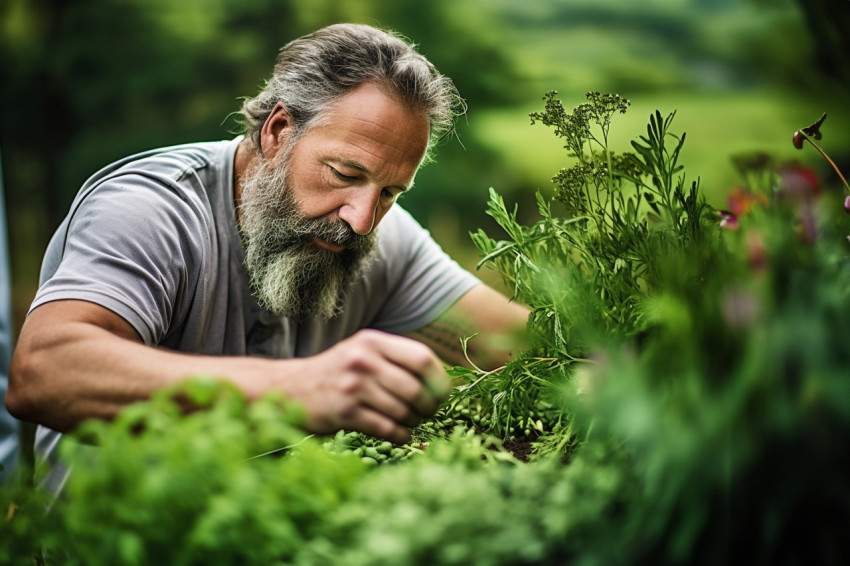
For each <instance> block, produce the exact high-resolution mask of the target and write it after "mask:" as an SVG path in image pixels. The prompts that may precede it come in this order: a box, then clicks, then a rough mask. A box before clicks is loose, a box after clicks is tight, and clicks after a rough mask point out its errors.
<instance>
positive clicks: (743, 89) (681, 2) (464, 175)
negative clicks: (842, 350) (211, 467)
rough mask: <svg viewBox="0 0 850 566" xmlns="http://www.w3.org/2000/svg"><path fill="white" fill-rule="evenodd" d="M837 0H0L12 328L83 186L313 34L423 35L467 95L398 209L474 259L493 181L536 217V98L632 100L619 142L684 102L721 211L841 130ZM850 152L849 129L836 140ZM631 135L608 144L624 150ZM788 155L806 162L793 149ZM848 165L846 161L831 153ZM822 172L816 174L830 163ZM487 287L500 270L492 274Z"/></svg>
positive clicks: (1, 131)
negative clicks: (766, 160)
mask: <svg viewBox="0 0 850 566" xmlns="http://www.w3.org/2000/svg"><path fill="white" fill-rule="evenodd" d="M847 4H848V3H847V2H844V1H842V0H818V1H800V2H794V1H792V0H769V1H765V0H760V1H758V0H652V1H647V2H631V1H630V0H605V1H595V0H593V1H591V0H570V1H565V0H540V1H535V2H516V1H514V0H462V1H447V0H433V1H424V0H400V1H395V2H384V1H380V0H347V1H345V2H339V1H336V0H311V1H309V2H306V1H303V2H300V1H296V0H257V1H253V2H248V3H246V2H240V1H238V0H185V1H182V2H169V1H166V0H81V1H75V2H65V1H64V0H2V1H0V85H2V87H0V147H2V150H3V157H4V173H5V176H6V179H5V181H6V183H5V186H6V192H7V205H8V211H7V212H8V215H9V220H10V222H9V224H10V232H11V234H10V236H11V238H10V241H11V253H12V274H13V279H14V281H13V289H14V298H15V313H16V316H15V318H16V320H17V321H20V320H22V318H23V313H24V312H25V311H26V308H27V306H28V304H29V301H30V300H31V298H32V295H33V294H34V292H35V281H36V279H37V272H38V266H39V263H40V260H41V253H42V251H43V249H44V247H45V246H46V243H47V240H48V238H49V237H50V234H51V233H52V231H53V229H54V228H55V227H56V225H57V224H58V222H59V220H60V218H61V217H62V216H63V215H64V214H65V212H66V210H67V206H68V205H69V203H70V201H71V198H72V196H73V194H74V193H75V192H76V190H77V188H78V187H79V185H80V184H81V183H82V182H83V181H84V180H85V178H86V177H87V176H88V175H89V174H91V173H92V172H93V171H95V170H96V169H97V168H99V167H100V166H102V165H104V164H106V163H107V162H109V161H111V160H114V159H116V158H119V157H123V156H124V155H126V154H129V153H131V152H135V151H141V150H145V149H148V148H151V147H155V146H161V145H168V144H175V143H184V142H190V141H197V140H204V139H221V138H223V137H228V136H229V135H230V133H229V129H230V128H232V126H233V123H232V122H230V121H227V120H225V118H226V117H227V116H228V114H229V113H230V112H232V111H234V110H235V109H236V108H237V107H238V104H239V100H238V99H239V97H242V96H249V95H253V94H255V93H256V91H257V90H258V88H259V86H260V85H261V84H262V82H263V81H264V80H265V79H266V78H267V76H268V73H269V72H270V69H271V65H272V63H273V60H274V56H275V54H276V51H277V49H278V48H279V47H280V46H281V45H282V44H283V43H285V42H286V41H288V40H289V39H292V38H294V37H296V36H298V35H301V34H303V33H306V32H308V31H311V30H313V29H315V28H317V27H319V26H322V25H325V24H329V23H333V22H338V21H356V22H365V23H370V24H375V25H380V26H385V27H390V28H393V29H396V30H398V31H399V32H401V33H403V34H405V35H406V36H408V37H410V38H412V39H413V40H414V41H415V42H417V43H418V44H419V45H420V48H421V50H422V51H423V52H424V53H425V54H426V55H427V56H428V57H430V58H431V59H432V60H433V61H434V62H435V64H436V65H437V67H438V68H440V69H441V70H442V71H443V72H445V73H446V74H448V75H449V76H451V77H453V78H454V80H455V81H456V82H457V84H458V86H459V88H460V90H461V92H462V93H463V94H464V96H465V97H466V98H467V99H468V102H469V107H470V110H469V114H468V116H467V118H466V120H464V121H463V122H462V123H461V124H460V128H459V134H460V140H461V143H458V142H457V141H453V142H451V143H449V144H447V145H445V146H444V147H443V148H442V149H441V151H440V153H439V154H438V162H437V163H436V164H434V165H431V166H429V167H428V168H426V169H424V170H423V172H422V174H421V175H420V177H419V179H418V181H417V186H419V187H420V189H419V190H417V191H414V192H413V193H411V194H410V195H409V196H408V197H406V198H405V201H404V203H403V204H404V205H405V206H407V207H408V208H410V209H411V210H412V212H413V213H414V214H415V215H416V216H417V217H418V218H419V219H420V220H421V221H422V222H423V223H425V224H426V225H427V226H429V227H430V228H431V229H432V231H433V232H434V234H435V235H436V237H437V238H438V240H439V241H440V242H441V243H442V244H443V245H444V246H445V247H446V248H448V249H449V250H450V251H451V252H452V253H453V254H454V255H456V256H457V257H458V258H459V259H460V261H461V262H462V263H464V264H465V265H469V266H473V265H474V264H475V262H476V261H477V257H476V252H475V251H474V250H473V248H472V247H471V246H470V244H469V239H468V237H467V236H466V234H467V233H468V232H469V231H471V230H474V229H476V228H478V227H482V226H483V227H485V229H486V230H487V231H488V232H489V231H491V230H497V228H496V227H495V225H493V223H492V221H490V220H489V219H488V218H487V217H486V216H485V214H484V209H485V206H484V203H485V202H486V200H487V190H488V188H489V187H494V188H496V189H497V190H498V191H499V192H500V194H502V195H503V196H504V197H505V198H506V199H507V200H508V201H509V202H516V201H519V202H525V203H530V204H532V206H527V207H523V210H528V209H532V210H533V198H534V197H533V195H534V191H535V190H536V189H538V188H539V189H542V190H543V191H544V192H546V191H550V190H551V189H550V183H549V177H550V175H551V172H552V171H556V170H557V169H558V168H559V167H560V166H561V161H562V159H563V151H561V150H559V148H558V147H557V146H556V145H553V144H551V143H549V141H548V134H547V132H546V131H545V129H544V128H542V127H537V128H528V127H527V124H528V121H527V118H526V116H527V114H528V113H529V112H531V111H532V110H536V109H537V108H538V103H539V96H540V93H542V92H545V91H548V90H551V89H557V90H558V91H559V92H560V93H561V96H562V97H563V98H564V100H566V101H567V102H568V103H571V102H573V103H577V102H579V101H580V100H581V99H582V97H583V95H584V93H585V92H587V91H589V90H599V91H602V92H619V93H621V94H623V95H624V96H626V97H628V98H629V99H631V100H632V103H633V106H632V110H631V112H630V113H629V115H628V116H627V117H625V119H624V120H625V123H624V127H623V128H622V130H621V131H626V132H630V131H635V130H636V129H637V128H642V124H643V123H644V122H645V119H646V116H648V114H649V113H650V112H653V111H655V109H661V110H662V112H664V113H665V114H666V113H667V112H670V111H673V110H676V109H678V110H679V111H680V112H679V115H680V121H679V126H680V127H681V128H682V129H683V130H684V131H687V132H688V133H689V134H691V137H692V140H694V141H693V143H691V144H689V145H688V147H687V149H686V150H685V153H684V154H683V155H682V157H681V158H682V162H683V163H684V164H686V165H688V166H689V169H690V170H691V171H694V174H695V175H699V176H700V177H701V179H702V187H703V189H704V190H705V191H706V193H707V194H708V197H709V200H711V199H715V200H717V199H716V198H715V196H716V195H721V194H725V192H726V191H727V190H728V188H729V187H730V186H731V185H732V184H734V183H736V182H737V178H736V173H735V170H734V168H733V167H732V165H731V163H730V159H729V157H730V156H731V155H733V154H735V153H738V152H743V151H752V150H764V151H769V152H771V153H773V154H774V155H776V156H777V157H778V158H783V157H791V153H790V151H791V150H789V148H788V147H787V144H786V143H784V140H785V137H786V136H787V133H788V132H789V131H793V130H794V129H795V128H797V127H799V126H798V125H799V124H800V123H804V122H807V121H809V120H810V117H811V116H812V115H813V114H817V115H819V113H820V112H821V111H828V112H829V113H830V116H831V117H830V122H831V123H832V124H836V123H841V124H846V123H848V120H847V117H848V112H847V110H846V105H842V104H841V102H842V101H843V93H846V89H847V86H848V84H850V82H848V76H850V71H848V69H850V65H848V57H850V55H848V54H850V48H849V47H848V46H847V41H848V40H847V34H846V33H843V34H842V33H840V30H842V29H843V30H846V29H848V27H850V26H848V25H847V20H848V7H847ZM833 135H834V138H833V139H834V140H835V141H836V142H838V143H836V146H837V147H847V144H846V143H840V142H842V141H846V138H847V137H850V134H848V133H847V129H846V128H836V129H835V130H834V134H833ZM627 143H628V137H623V138H616V137H615V139H612V146H614V147H615V149H618V150H620V149H622V148H618V147H616V146H617V145H618V144H622V145H623V146H626V144H627ZM794 157H796V158H799V157H800V155H795V156H794ZM834 157H836V158H837V159H839V160H846V159H847V152H846V151H844V152H843V154H842V152H841V151H838V155H835V156H834ZM818 166H819V164H818ZM483 276H484V277H485V278H487V277H489V274H488V273H484V274H483Z"/></svg>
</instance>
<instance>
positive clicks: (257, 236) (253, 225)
mask: <svg viewBox="0 0 850 566" xmlns="http://www.w3.org/2000/svg"><path fill="white" fill-rule="evenodd" d="M290 155H291V146H290V147H289V148H287V149H286V151H284V153H283V154H282V155H281V157H280V159H274V160H270V159H266V158H263V157H260V159H261V161H260V162H259V163H258V164H257V165H256V166H255V167H254V168H253V170H252V171H249V172H248V173H247V174H246V175H245V176H244V177H243V179H242V195H241V204H240V207H239V216H240V217H239V233H240V236H241V238H242V247H243V249H244V251H245V269H246V271H247V272H248V278H249V280H250V282H251V288H252V289H253V291H254V293H255V294H256V296H257V298H258V300H259V303H260V306H262V307H263V308H265V309H268V310H269V311H271V312H273V313H275V314H277V315H280V316H287V317H290V318H295V319H299V320H303V319H306V318H311V317H316V318H320V319H324V320H327V319H330V318H331V317H333V316H335V315H337V314H339V313H340V312H341V310H342V301H343V298H344V294H345V291H346V289H348V288H349V286H350V285H351V284H352V283H353V281H354V280H355V278H356V277H358V276H359V275H360V273H361V272H362V270H363V269H364V268H365V267H366V266H367V265H368V264H369V263H370V261H371V259H372V257H373V256H374V251H375V242H376V240H375V233H374V232H372V233H370V234H368V235H366V236H361V235H359V234H357V233H356V232H354V230H352V229H351V227H350V226H349V225H348V224H347V223H346V222H344V221H342V220H337V221H331V220H329V219H327V218H306V217H304V216H303V215H302V214H301V213H300V212H299V208H298V203H297V202H296V201H295V197H294V196H293V195H292V190H291V189H290V184H289V182H288V181H289V179H288V165H289V158H290ZM313 237H319V238H321V239H322V240H325V241H326V242H330V243H332V244H336V245H339V246H343V247H344V248H345V249H344V250H343V251H341V252H339V253H334V252H332V251H330V250H326V249H324V248H321V247H319V246H317V245H316V244H315V242H313Z"/></svg>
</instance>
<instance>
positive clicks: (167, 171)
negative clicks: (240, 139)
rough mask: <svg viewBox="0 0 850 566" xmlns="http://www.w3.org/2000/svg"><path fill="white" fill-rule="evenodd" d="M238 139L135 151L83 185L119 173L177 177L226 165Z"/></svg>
mask: <svg viewBox="0 0 850 566" xmlns="http://www.w3.org/2000/svg"><path fill="white" fill-rule="evenodd" d="M235 143H237V140H224V141H210V142H196V143H187V144H180V145H172V146H167V147H161V148H157V149H151V150H148V151H143V152H140V153H135V154H133V155H130V156H128V157H125V158H123V159H119V160H118V161H115V162H113V163H111V164H109V165H107V166H106V167H104V168H102V169H101V170H99V171H98V172H97V173H95V174H94V175H92V177H91V178H90V179H89V180H88V182H87V183H86V184H92V183H96V182H99V181H101V180H104V179H107V178H110V177H113V176H116V175H122V174H132V173H141V174H146V175H154V176H157V177H160V178H163V179H171V180H174V181H176V180H178V179H180V178H181V177H182V176H184V175H186V173H187V172H190V171H200V170H203V169H209V168H213V169H214V168H226V167H229V166H230V164H229V162H228V160H231V161H232V151H231V152H228V150H229V149H232V148H234V147H235V145H234V144H235Z"/></svg>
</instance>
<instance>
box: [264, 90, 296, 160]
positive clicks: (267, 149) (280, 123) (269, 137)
mask: <svg viewBox="0 0 850 566" xmlns="http://www.w3.org/2000/svg"><path fill="white" fill-rule="evenodd" d="M292 128H293V125H292V118H291V117H290V115H289V112H288V111H287V110H286V107H285V106H284V105H283V102H278V103H277V105H275V107H274V108H273V109H272V112H271V114H269V117H268V118H266V122H265V124H263V129H262V130H260V152H261V153H262V154H263V155H264V156H265V157H268V158H272V157H274V156H275V154H276V153H277V152H278V151H279V150H280V148H281V147H284V145H285V144H286V140H287V139H288V138H289V135H290V134H291V133H292Z"/></svg>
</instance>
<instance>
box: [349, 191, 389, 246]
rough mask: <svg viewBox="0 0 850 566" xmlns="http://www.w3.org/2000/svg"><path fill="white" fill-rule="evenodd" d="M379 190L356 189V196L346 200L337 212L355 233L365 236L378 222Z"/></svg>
mask: <svg viewBox="0 0 850 566" xmlns="http://www.w3.org/2000/svg"><path fill="white" fill-rule="evenodd" d="M380 196H381V189H380V188H378V189H373V188H371V187H370V188H365V187H358V188H357V190H356V194H353V195H352V196H351V197H350V198H348V199H347V201H346V203H345V204H344V205H343V206H342V208H340V210H339V217H340V219H341V220H344V221H345V222H346V223H347V224H348V225H349V226H351V229H352V230H354V232H355V233H357V234H359V235H361V236H365V235H366V234H368V233H370V232H371V231H372V230H374V229H375V225H376V224H377V222H378V205H379V202H380Z"/></svg>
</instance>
